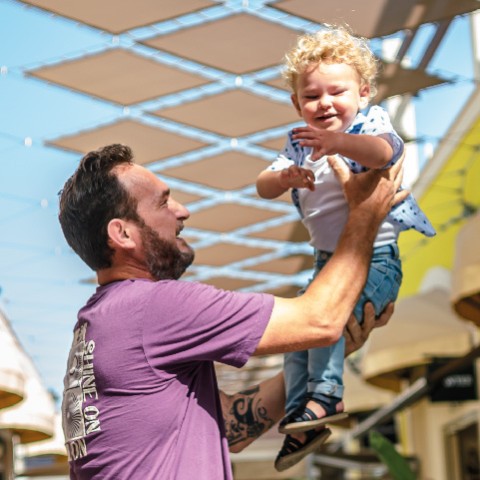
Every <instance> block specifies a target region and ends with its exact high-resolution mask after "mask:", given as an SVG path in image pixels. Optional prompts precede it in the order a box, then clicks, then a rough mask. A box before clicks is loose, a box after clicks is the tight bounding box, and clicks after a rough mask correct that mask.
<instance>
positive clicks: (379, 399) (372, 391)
mask: <svg viewBox="0 0 480 480" xmlns="http://www.w3.org/2000/svg"><path fill="white" fill-rule="evenodd" d="M343 383H344V385H345V395H344V397H343V398H344V402H345V410H346V411H348V412H349V413H352V414H353V413H361V412H368V411H370V410H376V409H377V408H380V407H383V406H384V405H387V404H389V403H390V402H391V401H392V400H393V398H394V394H393V393H392V392H389V391H387V390H383V389H381V388H377V387H375V386H372V385H370V384H368V383H367V382H365V380H364V379H363V378H362V377H361V375H358V374H356V373H355V372H354V371H353V370H352V368H351V367H350V365H349V363H348V362H346V363H345V370H344V374H343Z"/></svg>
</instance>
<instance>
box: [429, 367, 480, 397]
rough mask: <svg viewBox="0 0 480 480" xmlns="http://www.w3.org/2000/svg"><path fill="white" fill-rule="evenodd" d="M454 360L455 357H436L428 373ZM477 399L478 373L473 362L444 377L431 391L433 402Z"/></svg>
mask: <svg viewBox="0 0 480 480" xmlns="http://www.w3.org/2000/svg"><path fill="white" fill-rule="evenodd" d="M452 360H455V359H454V358H435V359H434V360H433V361H432V363H430V364H429V365H428V374H429V375H430V374H431V373H433V372H434V371H435V370H437V369H438V368H440V367H443V366H445V365H446V364H447V363H449V362H451V361H452ZM477 399H478V393H477V375H476V369H475V365H474V364H473V363H471V364H470V365H467V366H465V367H462V368H460V369H459V370H457V371H455V372H453V373H450V374H448V375H447V376H445V377H443V378H442V379H441V380H440V381H439V382H438V384H437V385H435V387H434V388H433V389H432V390H431V391H430V400H431V401H432V402H462V401H466V400H477Z"/></svg>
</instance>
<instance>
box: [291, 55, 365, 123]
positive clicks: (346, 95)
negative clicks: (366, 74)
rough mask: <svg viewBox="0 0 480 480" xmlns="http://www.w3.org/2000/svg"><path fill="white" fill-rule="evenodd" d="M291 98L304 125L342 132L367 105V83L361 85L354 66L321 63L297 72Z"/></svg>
mask: <svg viewBox="0 0 480 480" xmlns="http://www.w3.org/2000/svg"><path fill="white" fill-rule="evenodd" d="M295 87H296V91H295V93H294V94H293V95H292V102H293V104H294V106H295V108H296V109H297V112H298V114H299V115H300V116H301V117H302V118H303V119H304V120H305V122H306V123H307V125H310V126H311V127H313V128H318V129H321V130H330V131H332V132H343V131H345V130H346V129H347V128H348V127H349V126H350V125H351V123H352V122H353V119H354V118H355V116H356V115H357V113H358V111H359V110H361V109H362V108H365V107H366V106H367V105H368V99H369V94H370V87H369V85H362V86H361V85H360V77H359V75H358V73H357V72H356V70H355V69H354V68H353V67H351V66H350V65H347V64H344V63H327V64H320V65H317V66H315V67H313V68H311V69H309V70H308V71H307V72H305V73H303V74H301V75H299V76H298V77H297V79H296V82H295Z"/></svg>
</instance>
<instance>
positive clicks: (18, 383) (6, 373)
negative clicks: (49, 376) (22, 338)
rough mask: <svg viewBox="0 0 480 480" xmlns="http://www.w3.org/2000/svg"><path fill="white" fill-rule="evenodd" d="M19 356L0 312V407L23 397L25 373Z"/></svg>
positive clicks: (18, 347)
mask: <svg viewBox="0 0 480 480" xmlns="http://www.w3.org/2000/svg"><path fill="white" fill-rule="evenodd" d="M20 356H21V347H20V345H19V344H18V342H17V339H16V338H15V336H14V334H13V331H12V329H11V328H10V325H9V323H8V320H7V319H6V317H5V316H4V315H3V314H2V312H0V409H2V408H6V407H11V406H12V405H15V404H17V403H18V402H20V401H21V400H22V399H23V397H24V391H25V374H24V372H23V371H22V367H21V364H20Z"/></svg>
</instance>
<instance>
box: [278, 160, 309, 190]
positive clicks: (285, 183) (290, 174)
mask: <svg viewBox="0 0 480 480" xmlns="http://www.w3.org/2000/svg"><path fill="white" fill-rule="evenodd" d="M314 182H315V175H314V174H313V172H312V171H311V170H308V169H307V168H302V167H299V166H297V165H291V166H290V167H288V168H285V169H284V170H282V171H281V172H280V178H279V183H280V185H281V186H282V188H285V189H286V190H287V189H289V188H308V189H309V190H311V191H312V192H313V190H315V185H314Z"/></svg>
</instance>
